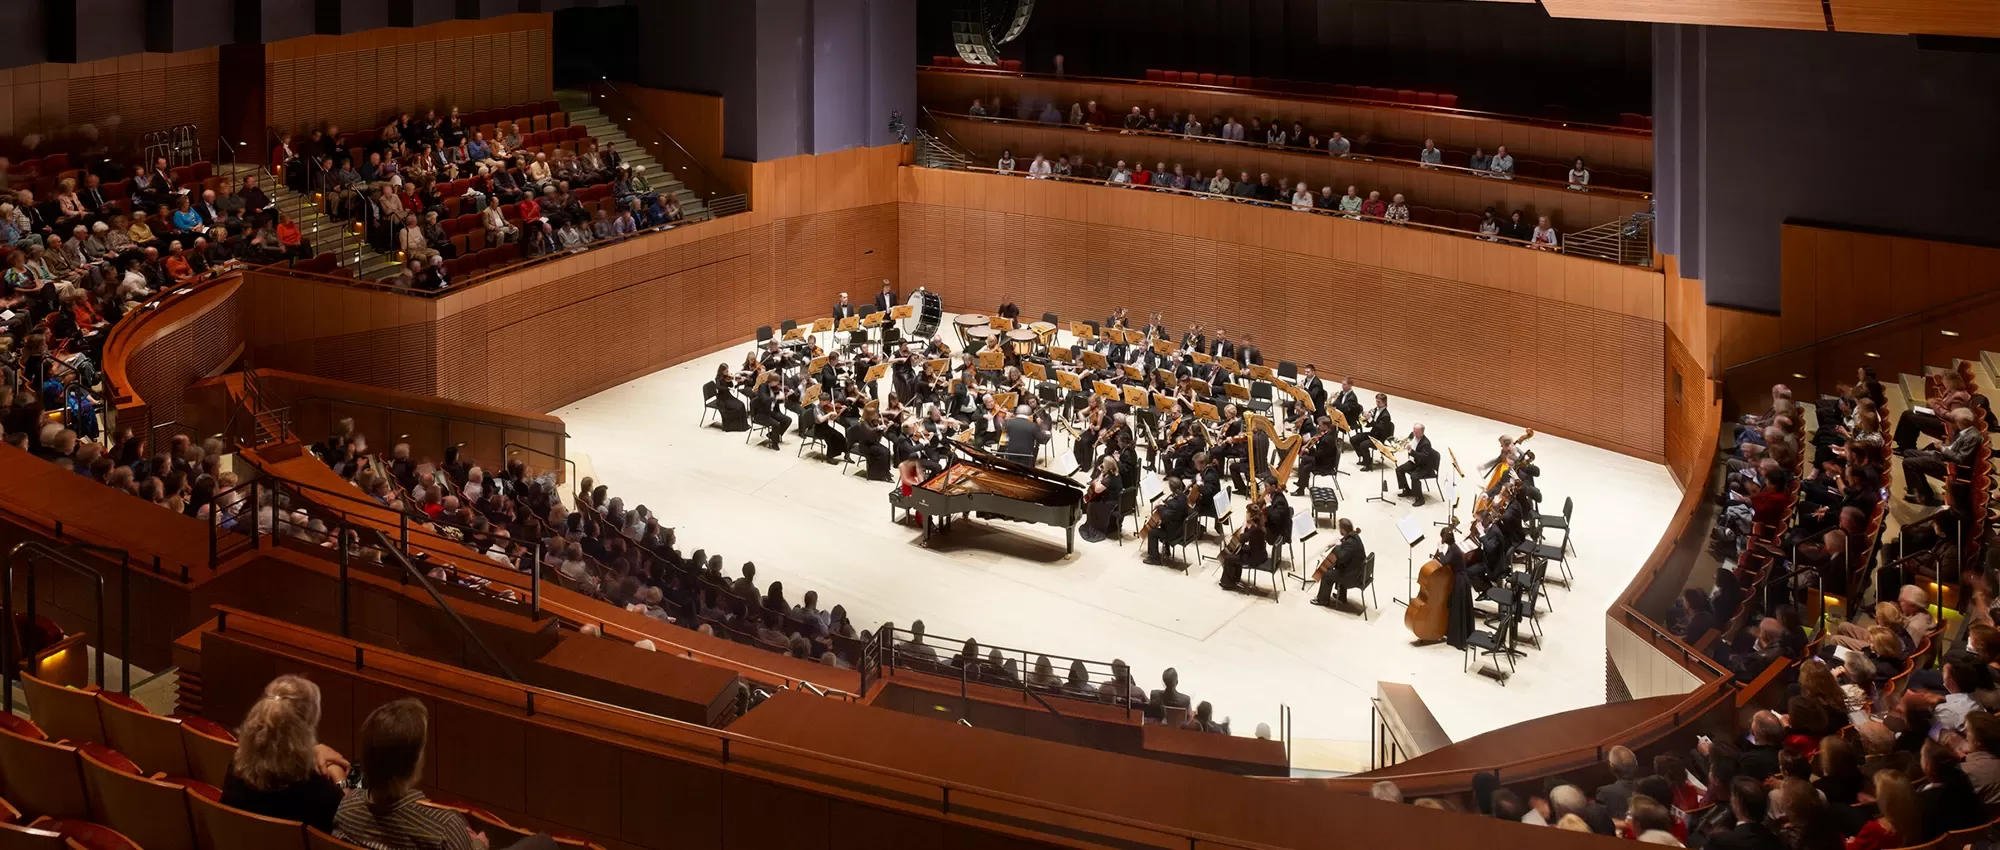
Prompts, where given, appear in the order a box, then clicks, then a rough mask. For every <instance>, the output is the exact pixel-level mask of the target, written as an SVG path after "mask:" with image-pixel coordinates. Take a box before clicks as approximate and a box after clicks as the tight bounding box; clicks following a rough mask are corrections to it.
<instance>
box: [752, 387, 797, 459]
mask: <svg viewBox="0 0 2000 850" xmlns="http://www.w3.org/2000/svg"><path fill="white" fill-rule="evenodd" d="M791 397H792V391H791V389H790V388H788V387H786V386H785V382H784V381H782V380H780V379H779V378H778V376H777V373H775V372H771V373H766V374H765V380H764V381H763V383H762V384H761V385H760V386H758V387H757V396H756V398H755V399H753V400H751V402H750V419H751V421H754V422H756V423H757V424H759V425H762V426H765V427H766V428H768V429H769V431H770V436H768V437H766V438H765V440H764V444H765V445H767V446H770V447H771V448H774V449H775V448H778V447H779V446H781V445H784V442H785V432H786V431H789V430H791V428H792V417H790V416H788V415H786V414H785V405H786V403H787V402H789V401H790V400H791Z"/></svg>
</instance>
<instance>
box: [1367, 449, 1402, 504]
mask: <svg viewBox="0 0 2000 850" xmlns="http://www.w3.org/2000/svg"><path fill="white" fill-rule="evenodd" d="M1368 442H1370V443H1374V444H1375V451H1376V453H1377V454H1380V455H1381V456H1382V464H1381V465H1380V466H1377V467H1376V468H1375V472H1376V480H1378V481H1380V482H1381V484H1382V487H1381V490H1380V491H1379V492H1377V493H1376V494H1375V495H1373V496H1369V497H1368V501H1370V502H1381V503H1383V504H1385V505H1393V504H1396V503H1397V502H1396V500H1395V499H1392V498H1390V497H1389V467H1391V466H1395V465H1396V450H1395V449H1392V448H1389V447H1388V446H1386V445H1383V443H1382V441H1381V440H1377V439H1375V438H1374V437H1369V438H1368Z"/></svg>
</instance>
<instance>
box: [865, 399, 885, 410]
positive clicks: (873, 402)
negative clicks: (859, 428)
mask: <svg viewBox="0 0 2000 850" xmlns="http://www.w3.org/2000/svg"><path fill="white" fill-rule="evenodd" d="M861 409H862V410H864V411H867V410H874V411H880V410H881V409H882V400H881V399H879V398H871V399H869V400H868V403H867V404H864V405H862V406H861Z"/></svg>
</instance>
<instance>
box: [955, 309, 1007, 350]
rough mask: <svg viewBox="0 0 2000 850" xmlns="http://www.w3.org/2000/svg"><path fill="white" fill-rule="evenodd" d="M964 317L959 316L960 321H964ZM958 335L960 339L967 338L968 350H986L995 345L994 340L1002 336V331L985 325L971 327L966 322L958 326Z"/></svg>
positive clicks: (966, 346)
mask: <svg viewBox="0 0 2000 850" xmlns="http://www.w3.org/2000/svg"><path fill="white" fill-rule="evenodd" d="M964 319H965V317H964V316H960V317H959V320H960V322H963V321H964ZM958 336H959V338H960V339H962V340H965V350H966V351H968V352H970V351H985V350H987V349H989V348H992V347H993V341H994V339H995V338H997V337H999V336H1000V332H999V331H996V330H994V329H992V328H989V327H987V326H985V325H980V326H978V327H976V328H969V327H966V326H965V325H964V324H960V325H959V326H958Z"/></svg>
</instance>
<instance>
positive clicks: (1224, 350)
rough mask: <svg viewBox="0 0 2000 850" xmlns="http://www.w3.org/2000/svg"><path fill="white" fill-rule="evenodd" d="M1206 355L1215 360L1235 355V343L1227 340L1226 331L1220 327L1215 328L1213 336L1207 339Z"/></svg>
mask: <svg viewBox="0 0 2000 850" xmlns="http://www.w3.org/2000/svg"><path fill="white" fill-rule="evenodd" d="M1208 356H1210V357H1213V358H1215V359H1217V360H1221V359H1222V358H1224V357H1229V358H1234V357H1235V356H1236V343H1233V342H1230V341H1229V332H1228V331H1226V330H1223V329H1222V328H1216V329H1215V336H1214V337H1213V338H1212V339H1210V340H1209V341H1208Z"/></svg>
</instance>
